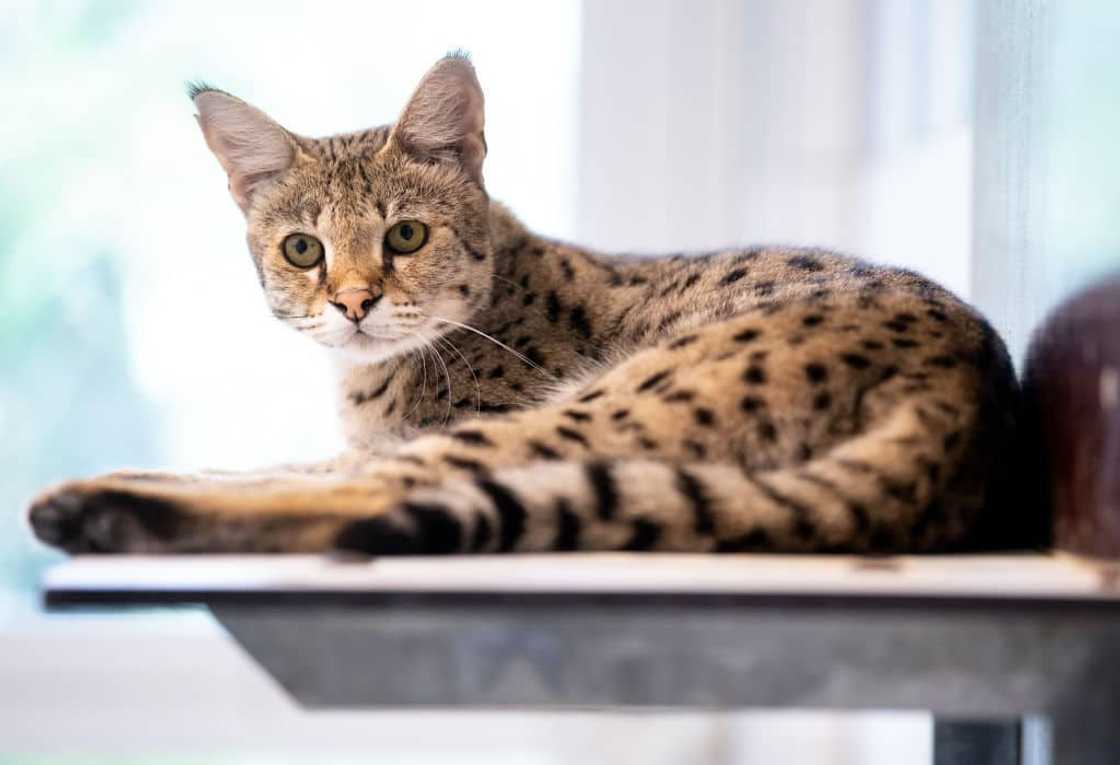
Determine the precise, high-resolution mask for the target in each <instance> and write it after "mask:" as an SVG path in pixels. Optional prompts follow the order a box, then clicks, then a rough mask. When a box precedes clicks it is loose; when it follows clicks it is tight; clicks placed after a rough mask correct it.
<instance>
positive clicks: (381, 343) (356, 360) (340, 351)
mask: <svg viewBox="0 0 1120 765" xmlns="http://www.w3.org/2000/svg"><path fill="white" fill-rule="evenodd" d="M423 344H424V341H423V340H421V339H419V338H414V337H403V338H400V339H394V340H388V339H382V338H378V337H370V336H369V335H365V334H362V333H357V334H355V335H353V336H352V337H351V338H350V339H348V340H347V341H346V342H344V343H342V344H341V345H336V346H329V348H330V351H331V353H332V354H333V355H334V356H335V357H337V358H338V360H340V361H342V362H344V363H347V364H350V365H353V364H376V363H379V362H382V361H385V360H386V359H391V358H393V357H394V356H400V355H401V354H403V353H408V352H409V351H411V350H414V349H415V348H418V347H419V346H421V345H423Z"/></svg>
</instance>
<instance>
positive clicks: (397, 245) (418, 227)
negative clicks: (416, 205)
mask: <svg viewBox="0 0 1120 765" xmlns="http://www.w3.org/2000/svg"><path fill="white" fill-rule="evenodd" d="M427 241H428V227H427V226H425V225H424V224H423V223H421V222H420V221H418V220H402V221H401V222H400V223H396V224H394V225H393V227H392V228H391V229H389V232H388V233H387V234H385V246H386V247H388V248H389V251H390V252H392V253H394V254H396V255H409V254H411V253H414V252H416V251H417V250H419V249H420V248H421V247H423V246H424V243H425V242H427Z"/></svg>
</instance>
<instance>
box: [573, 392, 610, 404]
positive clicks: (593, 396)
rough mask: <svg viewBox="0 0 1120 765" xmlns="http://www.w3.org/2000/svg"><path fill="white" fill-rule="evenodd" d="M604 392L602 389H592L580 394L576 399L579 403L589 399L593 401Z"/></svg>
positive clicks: (586, 401)
mask: <svg viewBox="0 0 1120 765" xmlns="http://www.w3.org/2000/svg"><path fill="white" fill-rule="evenodd" d="M605 394H606V391H604V390H593V391H591V392H590V393H586V394H584V395H582V396H580V397H579V398H578V399H576V400H577V401H579V402H580V403H581V404H586V403H588V402H589V401H594V400H595V399H597V398H599V397H600V396H603V395H605Z"/></svg>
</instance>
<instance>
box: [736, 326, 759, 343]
mask: <svg viewBox="0 0 1120 765" xmlns="http://www.w3.org/2000/svg"><path fill="white" fill-rule="evenodd" d="M761 334H762V331H761V330H758V329H744V330H743V331H742V332H740V333H739V334H737V335H735V337H733V338H732V339H733V340H734V341H735V342H737V343H749V342H751V341H752V340H755V339H757V338H758V336H759V335H761Z"/></svg>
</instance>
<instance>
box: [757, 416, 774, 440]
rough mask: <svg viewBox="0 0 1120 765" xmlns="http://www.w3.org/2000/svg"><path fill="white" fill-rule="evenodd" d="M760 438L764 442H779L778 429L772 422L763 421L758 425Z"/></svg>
mask: <svg viewBox="0 0 1120 765" xmlns="http://www.w3.org/2000/svg"><path fill="white" fill-rule="evenodd" d="M758 437H759V438H761V439H762V440H763V441H770V442H774V441H777V440H778V429H777V428H775V427H774V423H772V422H770V420H763V421H762V422H760V423H758Z"/></svg>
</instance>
